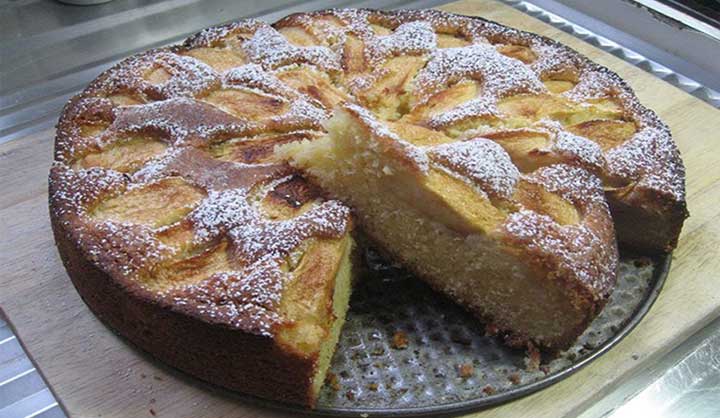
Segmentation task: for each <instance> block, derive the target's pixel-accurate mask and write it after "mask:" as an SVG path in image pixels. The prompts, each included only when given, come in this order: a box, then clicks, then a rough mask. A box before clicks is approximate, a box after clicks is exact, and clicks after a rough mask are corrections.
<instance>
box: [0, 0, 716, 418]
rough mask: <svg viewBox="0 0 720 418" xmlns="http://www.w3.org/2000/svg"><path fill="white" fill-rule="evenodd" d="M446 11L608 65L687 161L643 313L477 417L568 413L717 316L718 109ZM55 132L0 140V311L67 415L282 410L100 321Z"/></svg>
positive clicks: (628, 70) (477, 5) (508, 18)
mask: <svg viewBox="0 0 720 418" xmlns="http://www.w3.org/2000/svg"><path fill="white" fill-rule="evenodd" d="M443 8H444V9H445V10H448V11H453V12H457V13H463V14H468V15H479V16H484V17H486V18H489V19H491V20H496V21H498V22H501V23H504V24H507V25H509V26H514V27H517V28H521V29H525V30H529V31H532V32H536V33H540V34H543V35H546V36H549V37H550V38H553V39H556V40H559V41H561V42H564V43H566V44H568V45H570V46H572V47H574V48H575V49H577V50H579V51H580V52H582V53H584V54H586V55H588V56H589V57H590V58H592V59H594V60H596V61H597V62H599V63H601V64H604V65H606V66H608V67H610V68H611V69H613V70H615V71H617V72H618V73H619V74H620V75H621V76H622V77H623V78H625V79H626V80H627V81H629V82H630V84H631V86H632V87H633V88H634V89H635V90H636V92H637V93H638V95H639V96H640V99H641V101H642V102H643V103H645V104H646V105H648V106H649V107H651V108H652V109H655V110H656V111H657V112H658V113H659V114H660V116H661V117H662V118H663V119H664V120H665V121H666V122H667V123H668V124H669V125H670V127H671V129H672V131H673V134H674V137H675V140H676V141H677V143H678V145H679V147H680V150H681V151H682V155H683V159H684V161H685V164H686V166H687V179H688V180H687V189H688V201H689V209H690V212H691V217H690V219H688V221H687V222H686V224H685V228H684V230H683V234H682V237H681V240H680V244H679V247H678V249H677V250H676V251H675V253H674V261H673V265H672V270H671V272H670V276H669V279H668V281H667V283H666V284H665V288H664V290H663V291H662V293H661V295H660V297H659V299H658V301H657V302H656V303H655V306H654V307H653V308H652V310H651V311H650V313H649V314H648V316H647V317H646V319H645V320H643V321H642V323H641V324H640V325H639V326H638V328H636V330H635V331H633V332H632V334H631V335H630V336H629V337H627V338H626V339H625V340H624V341H623V342H622V343H620V344H619V345H618V346H617V347H615V348H614V349H612V350H611V351H610V352H609V353H607V354H606V355H604V356H603V357H602V358H601V359H599V360H597V361H595V362H594V363H592V364H591V365H590V366H588V367H587V368H585V369H583V370H582V371H580V372H578V373H577V374H575V375H573V376H572V377H570V378H569V379H566V380H564V381H562V382H560V383H558V384H556V385H554V386H552V387H550V388H547V389H545V390H542V391H541V392H539V393H536V394H534V395H531V396H528V397H525V398H522V399H519V400H516V401H514V402H511V403H508V404H505V405H502V406H499V407H496V408H493V409H489V410H485V411H481V412H478V413H476V414H473V415H472V416H474V417H483V418H485V417H500V416H502V417H513V416H533V417H560V416H574V415H576V414H577V413H578V412H580V411H582V410H584V408H585V407H586V406H587V405H589V404H591V403H592V402H593V401H594V400H597V399H599V398H600V397H602V396H603V395H604V394H605V393H607V392H608V391H611V390H612V389H613V388H614V387H616V386H617V385H618V384H619V383H620V382H622V381H624V380H626V379H627V378H629V377H630V376H632V375H633V373H635V372H637V371H638V370H640V369H642V368H643V367H644V366H645V365H647V364H651V363H652V362H654V361H655V360H657V359H658V358H660V357H661V356H662V355H663V354H665V353H666V352H668V351H669V350H671V349H672V348H673V347H675V346H676V345H677V344H679V343H680V342H682V341H683V340H684V339H685V338H687V337H688V336H689V335H691V334H692V333H694V332H695V331H697V330H698V329H699V328H700V327H702V326H704V325H705V324H707V323H708V322H709V321H710V320H712V319H714V318H715V317H718V316H720V291H719V290H720V257H718V255H720V254H719V253H720V252H719V251H718V248H720V164H719V160H720V158H719V156H720V111H718V110H716V109H714V108H712V107H711V106H709V105H708V104H706V103H704V102H702V101H700V100H698V99H696V98H694V97H692V96H690V95H688V94H686V93H684V92H682V91H680V90H678V89H676V88H675V87H672V86H671V85H669V84H667V83H665V82H663V81H661V80H659V79H657V78H655V77H653V76H652V75H649V74H647V73H645V72H644V71H642V70H640V69H638V68H635V67H633V66H631V65H629V64H627V63H624V62H623V61H621V60H619V59H617V58H615V57H613V56H611V55H609V54H607V53H604V52H602V51H600V50H597V49H595V48H594V47H592V46H590V45H588V44H585V43H583V42H582V41H579V40H577V39H575V38H574V37H572V36H570V35H567V34H565V33H563V32H561V31H559V30H557V29H554V28H552V27H550V26H548V25H546V24H544V23H542V22H540V21H537V20H535V19H533V18H531V17H529V16H527V15H525V14H523V13H521V12H518V11H515V10H513V9H511V8H509V7H507V6H504V5H501V4H499V3H495V2H492V1H462V2H458V3H453V4H450V5H447V6H445V7H443ZM53 135H54V132H53V131H52V130H48V131H44V132H41V133H38V134H34V135H32V136H29V137H26V138H21V139H18V140H14V141H12V142H10V143H7V144H3V145H0V179H2V183H1V184H0V196H2V198H1V199H0V236H2V240H1V241H0V307H2V309H3V310H4V311H5V312H6V314H7V315H8V317H9V318H10V320H11V321H12V322H13V324H14V325H15V326H16V327H17V330H18V333H19V337H20V339H21V340H22V341H23V342H24V343H25V344H26V346H27V347H28V349H29V351H30V354H31V356H32V357H33V358H34V359H35V360H36V362H37V363H38V365H39V367H40V369H41V371H42V372H43V373H44V375H45V376H46V378H47V380H48V382H49V384H50V386H51V387H52V388H53V389H54V390H55V391H56V393H57V395H58V396H59V398H60V400H61V402H62V403H63V404H64V405H65V406H66V408H67V410H68V411H69V412H70V413H71V414H72V415H74V416H83V417H85V416H103V417H112V416H135V417H143V416H148V417H149V416H151V411H150V410H151V409H152V411H153V412H154V413H155V414H157V416H168V417H176V416H181V417H182V416H188V417H190V416H192V417H223V416H233V417H256V416H262V417H279V416H283V415H284V414H283V413H281V412H277V411H273V410H268V409H262V408H257V407H254V406H250V405H246V404H243V403H241V402H238V401H237V400H235V399H233V398H231V397H229V396H227V395H226V394H224V393H222V392H220V391H217V390H214V389H211V388H209V387H208V386H205V385H203V384H200V383H198V382H196V381H194V380H193V379H190V378H187V377H185V376H183V375H181V374H180V373H177V372H175V371H173V370H170V369H168V368H165V367H163V366H162V365H159V364H157V363H156V362H153V361H151V360H150V359H148V358H147V357H146V356H145V355H143V354H142V353H140V352H139V351H137V350H135V349H133V348H132V347H131V346H129V345H128V344H127V343H126V342H124V341H123V340H121V339H119V338H118V337H116V336H115V335H114V334H112V333H111V332H110V331H109V330H108V329H106V328H105V327H104V326H103V325H102V324H101V323H100V322H99V321H98V320H97V319H95V317H94V316H93V315H92V314H91V313H90V311H89V310H88V309H87V307H86V306H85V305H84V304H83V303H82V301H81V300H80V298H79V296H78V295H77V293H76V292H75V290H74V289H73V287H72V285H71V283H70V281H69V279H68V277H67V275H66V274H65V271H64V269H63V267H62V264H61V262H60V260H59V258H58V255H57V252H56V250H55V246H54V243H53V239H52V236H51V233H50V225H49V220H48V213H47V203H46V202H47V191H46V187H47V180H46V179H47V172H48V167H49V165H50V162H51V149H52V138H53Z"/></svg>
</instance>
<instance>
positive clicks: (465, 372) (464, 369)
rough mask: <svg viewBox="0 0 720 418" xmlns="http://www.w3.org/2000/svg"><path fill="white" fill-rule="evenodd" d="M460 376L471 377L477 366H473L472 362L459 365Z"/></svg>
mask: <svg viewBox="0 0 720 418" xmlns="http://www.w3.org/2000/svg"><path fill="white" fill-rule="evenodd" d="M459 369H460V370H459V372H460V377H462V378H463V379H467V378H469V377H472V375H474V374H475V368H474V367H473V365H472V363H463V364H461V365H460V367H459Z"/></svg>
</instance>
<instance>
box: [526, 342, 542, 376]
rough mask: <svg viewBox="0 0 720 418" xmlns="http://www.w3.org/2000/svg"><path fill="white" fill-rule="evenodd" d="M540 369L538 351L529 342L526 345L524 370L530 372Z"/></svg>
mask: <svg viewBox="0 0 720 418" xmlns="http://www.w3.org/2000/svg"><path fill="white" fill-rule="evenodd" d="M539 368H540V350H538V349H537V347H535V344H533V343H531V342H529V343H528V344H527V356H526V357H525V370H527V371H529V372H531V371H536V370H538V369H539Z"/></svg>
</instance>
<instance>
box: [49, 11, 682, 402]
mask: <svg viewBox="0 0 720 418" xmlns="http://www.w3.org/2000/svg"><path fill="white" fill-rule="evenodd" d="M54 159H55V161H54V163H53V165H52V167H51V169H50V179H49V201H50V217H51V221H52V226H53V231H54V235H55V240H56V243H57V247H58V249H59V252H60V255H61V258H62V260H63V262H64V264H65V267H66V269H67V271H68V273H69V276H70V278H71V279H72V281H73V283H74V285H75V287H76V288H77V290H78V292H79V293H80V295H81V296H82V298H83V299H84V301H85V302H86V303H87V305H88V306H89V307H90V309H91V310H92V311H93V312H94V313H95V314H96V315H97V316H98V317H99V318H100V319H102V320H103V321H104V322H105V323H106V324H107V325H109V326H110V327H111V328H112V329H114V330H116V331H117V332H118V333H120V334H122V335H123V336H125V337H126V338H127V339H128V340H129V341H131V342H132V343H134V344H135V345H137V346H138V347H140V348H142V349H143V350H145V351H147V352H149V353H151V354H152V355H153V356H155V357H157V358H158V359H160V360H162V361H163V362H166V363H168V364H170V365H172V366H175V367H177V368H179V369H181V370H184V371H186V372H188V373H190V374H192V375H195V376H197V377H199V378H201V379H204V380H206V381H209V382H212V383H215V384H218V385H221V386H225V387H227V388H230V389H233V390H237V391H241V392H244V393H248V394H251V395H255V396H258V397H262V398H267V399H273V400H279V401H284V402H289V403H295V404H301V405H307V406H312V405H313V404H314V402H315V400H316V398H317V395H318V391H319V389H320V387H321V386H322V384H323V381H324V377H325V374H326V372H327V369H328V367H329V363H330V359H331V357H332V354H333V350H334V347H335V344H336V342H337V339H338V336H339V333H340V329H341V326H342V324H343V322H344V318H345V314H346V312H347V309H348V300H349V297H350V292H351V285H352V278H353V276H354V274H353V265H357V263H353V262H352V260H353V253H354V248H356V245H355V240H354V237H355V236H356V232H357V233H362V234H363V236H368V237H369V238H370V240H371V242H372V244H373V245H376V246H378V247H379V248H380V249H382V250H384V251H385V252H386V253H387V254H388V255H389V256H390V257H393V258H394V259H395V260H397V261H399V262H401V263H403V264H404V265H405V266H406V267H408V268H409V269H410V270H412V271H413V272H415V273H416V274H417V276H418V277H420V278H421V279H422V280H424V281H427V282H428V283H429V284H430V285H431V286H432V287H433V288H435V289H437V290H438V291H440V292H443V293H445V294H447V295H449V296H450V297H451V298H453V299H454V300H456V301H457V302H458V303H459V304H461V305H462V306H464V307H466V308H467V309H468V310H469V311H471V312H472V313H474V314H476V315H477V316H478V317H480V318H481V319H483V320H484V321H487V322H488V323H490V324H493V328H495V329H498V330H499V331H501V332H502V333H503V335H504V336H505V337H506V341H507V342H508V343H509V344H513V345H525V344H534V345H536V346H539V347H542V348H546V349H549V350H558V349H563V348H565V347H568V346H569V345H570V344H572V342H573V341H574V339H575V338H576V337H577V336H578V335H579V334H580V333H581V332H582V331H583V330H584V329H585V327H586V326H587V325H588V323H589V322H590V321H591V320H592V319H593V318H594V317H595V315H596V314H597V313H598V311H599V310H600V309H601V308H602V307H603V305H604V303H605V302H606V300H607V298H608V296H609V295H610V293H611V291H612V289H613V285H614V281H615V275H616V268H617V259H618V253H617V245H616V239H617V242H619V244H620V246H621V247H624V248H628V249H631V250H633V251H638V252H641V253H644V254H658V253H665V252H668V251H671V250H672V249H673V248H674V246H675V245H676V243H677V238H678V234H679V232H680V229H681V227H682V223H683V220H684V218H685V217H686V216H687V211H686V207H685V197H684V169H683V165H682V162H681V160H680V156H679V153H678V150H677V148H676V146H675V145H674V143H673V141H672V138H671V136H670V131H669V129H668V128H667V126H666V125H665V124H664V123H663V122H662V121H660V119H659V118H658V117H657V116H656V115H655V113H653V112H652V111H650V110H648V109H646V108H645V107H643V106H642V105H641V104H640V103H639V102H638V99H637V98H636V96H635V95H634V93H633V92H632V90H631V89H630V88H629V87H628V86H627V85H626V84H625V83H624V82H623V81H622V80H621V79H620V78H619V77H618V76H617V75H615V74H614V73H612V72H611V71H609V70H607V69H606V68H603V67H600V66H598V65H596V64H594V63H592V62H590V61H589V60H587V59H586V58H584V57H583V56H581V55H580V54H578V53H577V52H575V51H573V50H571V49H569V48H567V47H565V46H562V45H560V44H557V43H555V42H553V41H551V40H548V39H546V38H543V37H540V36H538V35H534V34H530V33H526V32H521V31H517V30H514V29H510V28H507V27H505V26H502V25H499V24H496V23H493V22H489V21H486V20H483V19H480V18H475V17H466V16H459V15H453V14H448V13H443V12H439V11H431V10H423V11H397V12H381V11H372V10H327V11H319V12H313V13H303V14H294V15H291V16H288V17H286V18H284V19H282V20H280V21H279V22H276V23H274V24H272V25H269V24H266V23H263V22H261V21H258V20H252V19H250V20H243V21H239V22H235V23H231V24H228V25H225V26H219V27H214V28H210V29H206V30H203V31H202V32H199V33H198V34H196V35H194V36H191V37H190V38H188V39H187V40H186V41H185V42H184V43H183V44H182V45H178V46H172V47H167V48H160V49H155V50H151V51H147V52H144V53H141V54H138V55H136V56H133V57H131V58H128V59H126V60H124V61H122V62H121V63H119V64H118V65H116V66H115V67H113V68H111V69H109V70H108V71H106V72H105V73H103V74H102V75H100V76H99V77H98V78H97V79H96V80H95V81H93V82H92V83H91V84H90V85H89V86H88V87H87V88H86V89H85V90H84V91H83V92H82V93H80V94H79V95H77V96H75V97H74V98H73V99H71V100H70V101H69V103H68V104H67V106H66V107H65V109H64V111H63V113H62V115H61V117H60V120H59V123H58V127H57V136H56V140H55V156H54Z"/></svg>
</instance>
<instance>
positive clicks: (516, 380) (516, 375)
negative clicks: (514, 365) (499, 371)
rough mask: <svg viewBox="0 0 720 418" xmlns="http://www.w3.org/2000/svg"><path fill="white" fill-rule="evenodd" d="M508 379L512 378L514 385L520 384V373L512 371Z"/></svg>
mask: <svg viewBox="0 0 720 418" xmlns="http://www.w3.org/2000/svg"><path fill="white" fill-rule="evenodd" d="M508 380H510V381H511V382H512V384H513V385H519V384H520V374H519V373H512V374H510V376H508Z"/></svg>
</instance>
